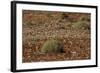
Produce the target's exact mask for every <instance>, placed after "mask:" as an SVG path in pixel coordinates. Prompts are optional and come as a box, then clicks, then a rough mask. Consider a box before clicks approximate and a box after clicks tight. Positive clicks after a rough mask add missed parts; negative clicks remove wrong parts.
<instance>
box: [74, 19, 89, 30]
mask: <svg viewBox="0 0 100 73" xmlns="http://www.w3.org/2000/svg"><path fill="white" fill-rule="evenodd" d="M72 27H73V28H75V29H90V23H89V22H87V21H78V22H76V23H73V25H72Z"/></svg>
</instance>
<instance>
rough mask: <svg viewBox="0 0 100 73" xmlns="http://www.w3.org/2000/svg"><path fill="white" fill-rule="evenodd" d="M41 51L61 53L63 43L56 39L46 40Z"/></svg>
mask: <svg viewBox="0 0 100 73" xmlns="http://www.w3.org/2000/svg"><path fill="white" fill-rule="evenodd" d="M41 52H42V53H62V52H63V45H62V44H61V43H60V42H59V41H57V40H47V41H46V42H45V43H44V45H43V46H42V48H41Z"/></svg>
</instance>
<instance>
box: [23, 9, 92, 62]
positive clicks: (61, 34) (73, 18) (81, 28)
mask: <svg viewBox="0 0 100 73" xmlns="http://www.w3.org/2000/svg"><path fill="white" fill-rule="evenodd" d="M22 13H23V17H22V18H23V30H22V39H23V40H22V41H23V42H22V43H23V52H22V53H23V56H22V58H23V60H22V61H23V63H27V62H40V61H42V62H45V61H63V60H66V61H67V60H86V59H90V58H91V47H90V46H91V44H90V43H91V38H90V36H91V33H90V31H91V28H90V25H91V24H90V21H91V20H90V18H91V17H90V14H89V13H71V12H69V13H68V12H49V11H32V10H31V11H30V10H23V12H22ZM49 39H58V40H59V41H61V42H62V43H63V45H64V46H63V47H64V48H63V49H64V51H65V52H64V53H57V54H55V53H46V54H43V53H41V51H40V50H41V47H42V46H43V44H44V43H45V42H46V41H47V40H49Z"/></svg>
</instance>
